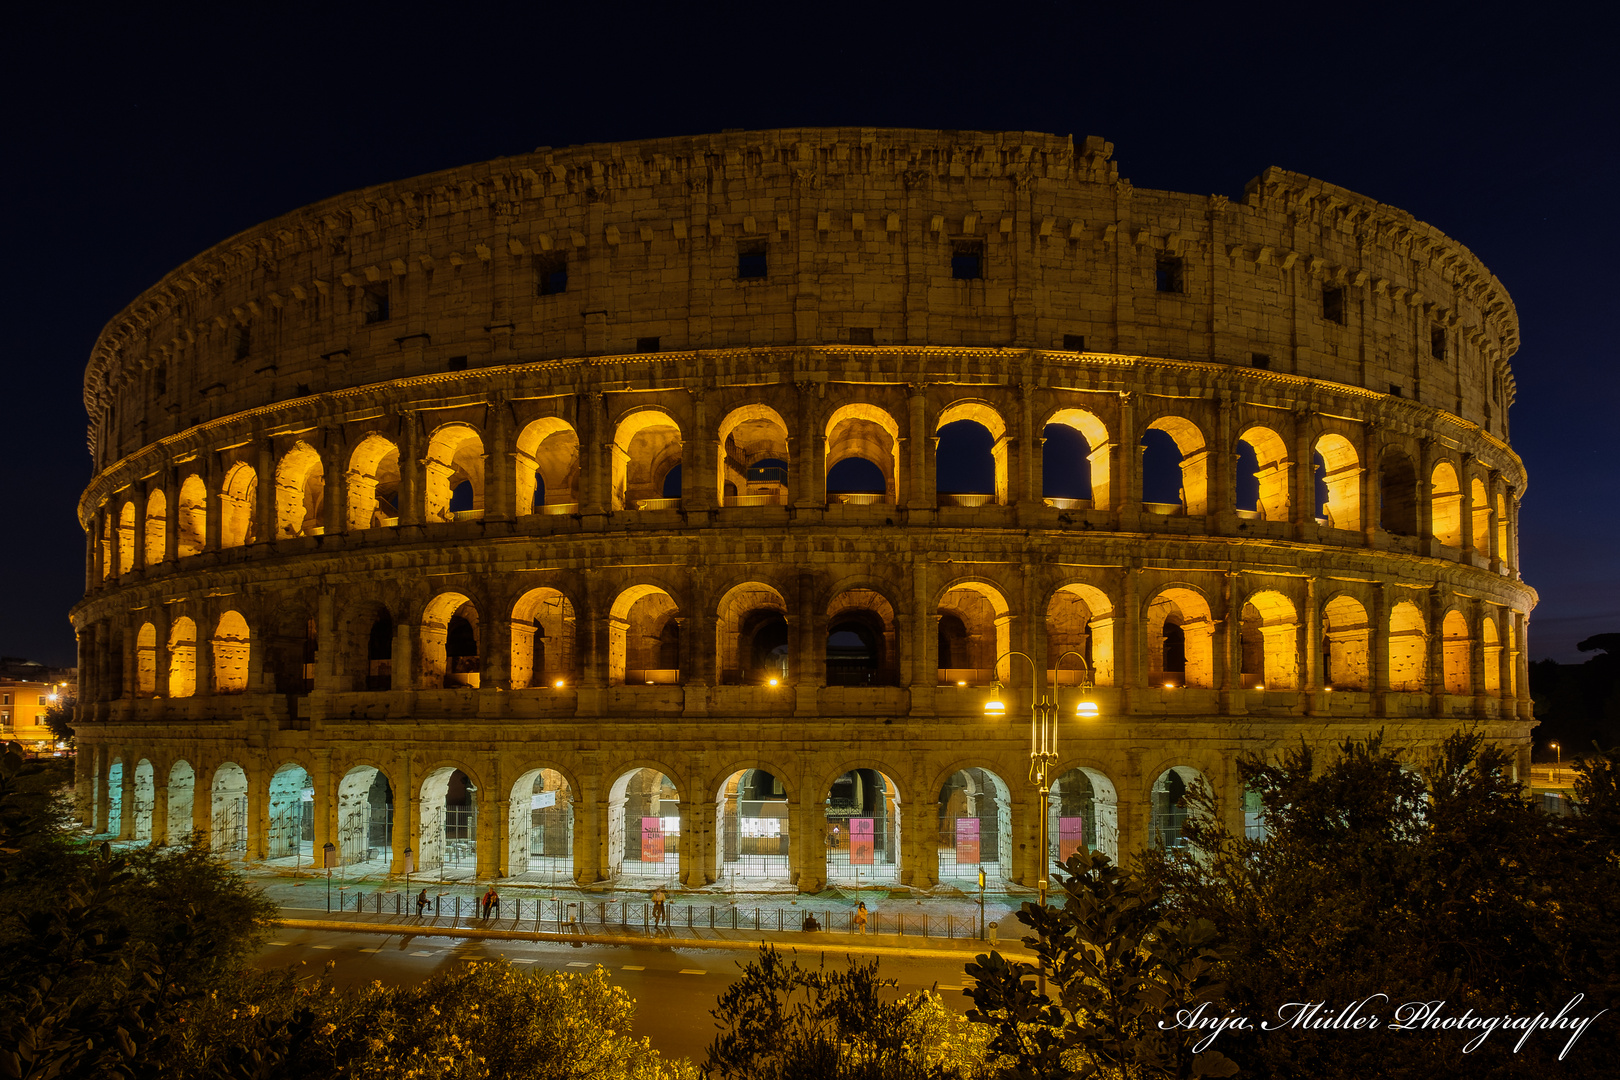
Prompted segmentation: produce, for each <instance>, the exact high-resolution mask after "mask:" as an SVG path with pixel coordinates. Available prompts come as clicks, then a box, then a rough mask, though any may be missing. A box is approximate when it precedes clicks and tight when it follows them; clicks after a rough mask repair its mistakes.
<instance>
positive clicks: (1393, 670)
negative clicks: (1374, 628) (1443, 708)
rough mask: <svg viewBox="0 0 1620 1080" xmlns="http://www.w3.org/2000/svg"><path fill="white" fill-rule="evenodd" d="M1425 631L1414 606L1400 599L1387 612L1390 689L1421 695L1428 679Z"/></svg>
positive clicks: (1420, 613) (1426, 636) (1419, 614)
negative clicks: (1419, 693)
mask: <svg viewBox="0 0 1620 1080" xmlns="http://www.w3.org/2000/svg"><path fill="white" fill-rule="evenodd" d="M1428 641H1429V635H1428V632H1427V628H1426V627H1425V626H1424V624H1423V613H1422V612H1421V611H1419V610H1418V608H1417V605H1416V604H1414V603H1412V602H1411V601H1409V600H1403V601H1401V602H1400V603H1398V604H1396V605H1395V606H1394V607H1392V608H1390V611H1389V688H1390V689H1391V690H1401V691H1406V692H1411V693H1415V692H1420V691H1422V690H1424V689H1425V683H1426V682H1427V680H1428V675H1429V672H1428V663H1427V655H1428Z"/></svg>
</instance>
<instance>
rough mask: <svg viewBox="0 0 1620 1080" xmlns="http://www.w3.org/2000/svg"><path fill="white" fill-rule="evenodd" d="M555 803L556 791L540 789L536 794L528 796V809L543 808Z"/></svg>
mask: <svg viewBox="0 0 1620 1080" xmlns="http://www.w3.org/2000/svg"><path fill="white" fill-rule="evenodd" d="M556 805H557V793H556V792H555V791H542V792H540V794H538V795H531V796H529V809H530V810H545V809H546V808H548V807H552V806H556Z"/></svg>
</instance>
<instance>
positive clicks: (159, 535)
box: [146, 488, 169, 566]
mask: <svg viewBox="0 0 1620 1080" xmlns="http://www.w3.org/2000/svg"><path fill="white" fill-rule="evenodd" d="M168 512H169V500H168V497H167V496H166V495H164V494H163V489H162V488H154V489H153V490H152V491H149V492H147V494H146V565H147V566H156V565H157V564H158V563H160V562H162V561H163V557H164V546H165V545H166V544H167V543H168V536H169V528H168V521H167V518H168Z"/></svg>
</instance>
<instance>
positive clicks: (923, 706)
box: [902, 559, 939, 717]
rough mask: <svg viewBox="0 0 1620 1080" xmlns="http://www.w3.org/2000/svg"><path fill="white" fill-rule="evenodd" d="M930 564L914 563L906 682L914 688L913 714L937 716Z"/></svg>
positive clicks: (935, 656)
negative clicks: (909, 662)
mask: <svg viewBox="0 0 1620 1080" xmlns="http://www.w3.org/2000/svg"><path fill="white" fill-rule="evenodd" d="M930 592H931V590H930V589H929V587H928V564H927V563H926V562H924V561H923V560H922V559H917V560H916V561H914V562H913V563H912V564H911V634H910V637H911V641H912V647H911V648H910V649H908V650H906V651H907V652H908V653H909V654H910V660H911V664H910V668H911V670H910V671H909V672H908V673H907V674H908V675H909V678H904V679H903V680H902V681H903V684H904V685H905V686H907V687H909V688H910V691H911V715H912V716H930V717H931V716H933V715H934V698H935V695H936V693H937V691H938V687H939V674H938V669H939V657H938V653H939V637H938V635H937V633H935V632H934V630H935V625H936V621H937V620H935V618H934V617H933V616H934V610H935V609H934V605H933V604H931V603H929V600H930Z"/></svg>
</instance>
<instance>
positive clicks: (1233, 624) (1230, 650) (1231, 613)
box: [1215, 570, 1249, 716]
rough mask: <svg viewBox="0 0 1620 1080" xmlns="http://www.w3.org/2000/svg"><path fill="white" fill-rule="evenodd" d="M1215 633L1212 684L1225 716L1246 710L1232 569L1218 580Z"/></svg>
mask: <svg viewBox="0 0 1620 1080" xmlns="http://www.w3.org/2000/svg"><path fill="white" fill-rule="evenodd" d="M1216 618H1217V619H1218V620H1219V622H1218V626H1217V629H1216V635H1215V685H1216V686H1217V687H1218V688H1219V689H1220V698H1219V701H1220V710H1221V712H1222V713H1223V714H1225V715H1227V716H1240V715H1243V714H1245V713H1247V712H1248V711H1249V710H1248V702H1247V701H1245V700H1244V696H1243V687H1242V675H1243V593H1242V585H1241V582H1240V581H1239V578H1238V574H1237V572H1236V571H1233V570H1229V571H1227V572H1226V574H1225V576H1224V579H1223V580H1222V583H1221V613H1220V614H1219V615H1218V616H1216Z"/></svg>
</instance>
